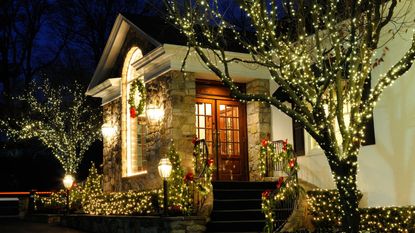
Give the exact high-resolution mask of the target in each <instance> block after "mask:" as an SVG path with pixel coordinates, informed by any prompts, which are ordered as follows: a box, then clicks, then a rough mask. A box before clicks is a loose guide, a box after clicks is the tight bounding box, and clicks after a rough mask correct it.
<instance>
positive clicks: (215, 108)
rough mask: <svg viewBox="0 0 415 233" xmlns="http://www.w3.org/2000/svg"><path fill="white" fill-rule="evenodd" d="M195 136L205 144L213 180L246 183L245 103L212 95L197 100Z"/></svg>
mask: <svg viewBox="0 0 415 233" xmlns="http://www.w3.org/2000/svg"><path fill="white" fill-rule="evenodd" d="M196 135H197V137H198V138H200V139H205V140H206V142H207V145H208V149H209V154H210V156H211V158H212V159H213V160H214V163H215V167H216V174H215V176H214V179H215V180H221V181H224V180H247V146H246V109H245V104H242V103H240V102H238V101H235V100H232V99H226V98H219V97H218V98H214V96H210V98H197V99H196Z"/></svg>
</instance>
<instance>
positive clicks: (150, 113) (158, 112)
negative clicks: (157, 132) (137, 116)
mask: <svg viewBox="0 0 415 233" xmlns="http://www.w3.org/2000/svg"><path fill="white" fill-rule="evenodd" d="M163 116H164V110H163V109H162V108H161V107H160V106H157V105H152V104H150V105H148V106H147V117H148V120H149V121H151V122H159V121H161V119H163Z"/></svg>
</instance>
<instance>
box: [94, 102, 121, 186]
mask: <svg viewBox="0 0 415 233" xmlns="http://www.w3.org/2000/svg"><path fill="white" fill-rule="evenodd" d="M103 122H104V124H109V125H111V126H112V127H115V128H116V131H115V133H114V135H110V136H108V137H103V147H104V148H103V176H104V177H103V188H104V192H116V191H120V190H121V131H120V129H121V98H118V99H116V100H113V101H112V102H110V103H107V104H105V105H104V106H103ZM95 165H96V166H99V164H95Z"/></svg>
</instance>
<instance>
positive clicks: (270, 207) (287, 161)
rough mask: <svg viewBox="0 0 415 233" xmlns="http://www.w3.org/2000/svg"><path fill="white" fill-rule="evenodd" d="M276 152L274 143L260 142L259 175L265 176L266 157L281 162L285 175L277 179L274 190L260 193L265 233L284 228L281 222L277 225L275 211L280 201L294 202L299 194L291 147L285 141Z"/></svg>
mask: <svg viewBox="0 0 415 233" xmlns="http://www.w3.org/2000/svg"><path fill="white" fill-rule="evenodd" d="M278 151H279V150H277V147H276V145H275V144H274V143H272V142H271V141H269V140H268V139H263V140H262V142H261V151H260V171H261V175H262V176H265V174H266V156H270V159H271V160H272V161H273V162H274V163H275V162H282V163H283V172H284V173H286V176H281V177H279V178H278V181H277V183H276V186H275V189H274V190H270V189H268V190H265V191H264V192H263V193H262V205H261V206H262V212H263V213H264V215H265V220H266V226H265V229H264V230H265V232H275V231H276V230H279V229H281V228H282V227H283V226H284V224H282V225H281V222H278V223H277V221H276V220H277V219H276V218H277V216H276V213H275V210H276V208H277V206H278V205H279V204H280V203H281V202H282V201H296V198H297V197H298V194H299V186H298V178H297V172H298V164H297V159H296V157H295V155H294V151H293V147H292V145H291V144H288V143H287V140H286V141H284V142H283V144H282V148H281V151H280V152H278Z"/></svg>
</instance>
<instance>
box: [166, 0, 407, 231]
mask: <svg viewBox="0 0 415 233" xmlns="http://www.w3.org/2000/svg"><path fill="white" fill-rule="evenodd" d="M164 2H165V5H166V8H167V13H168V16H169V18H170V20H171V21H172V23H174V24H175V25H176V26H177V28H178V29H179V30H180V31H181V32H182V34H183V35H184V36H185V37H186V38H187V47H188V51H187V55H186V56H185V58H184V59H185V60H184V61H183V65H182V67H183V68H184V69H186V68H187V64H186V59H187V58H189V59H194V57H198V58H199V59H200V60H201V61H202V62H203V63H204V64H205V65H206V67H207V68H208V69H209V70H210V71H211V72H212V73H214V74H215V75H216V76H217V77H218V78H219V79H220V80H221V82H222V83H223V84H224V85H225V86H226V87H228V88H229V89H230V95H231V96H232V97H233V98H236V99H239V100H240V101H242V102H246V101H258V102H261V103H264V104H270V105H272V106H274V107H276V108H278V109H279V110H280V111H282V112H283V113H285V114H286V115H288V116H289V117H291V118H293V119H294V120H295V121H296V122H298V123H300V124H302V125H303V126H304V129H305V130H306V131H307V133H308V134H309V135H311V137H313V139H314V140H315V141H316V142H317V144H318V145H319V146H320V148H321V149H322V150H323V151H324V154H325V156H326V158H327V161H328V164H329V166H330V169H331V172H332V176H333V181H334V182H335V184H336V188H337V189H338V190H339V200H340V202H339V205H340V206H341V209H342V211H341V215H342V218H343V221H342V223H343V225H342V228H343V229H342V230H343V231H344V232H357V231H358V227H359V222H360V215H359V213H358V196H357V192H356V191H357V184H356V175H357V171H358V155H359V151H360V148H361V145H362V143H363V142H364V140H365V125H366V123H367V122H368V121H369V120H370V119H371V118H372V114H373V110H374V108H375V106H376V103H377V102H378V101H379V99H380V97H381V95H382V93H383V91H384V90H385V88H388V87H390V86H392V84H393V83H394V82H395V81H396V80H398V79H399V78H400V77H402V76H403V74H405V73H406V72H407V71H408V70H409V69H410V68H411V66H412V64H413V63H414V61H415V35H412V36H413V38H412V41H411V42H410V43H407V42H405V43H407V45H408V49H407V50H405V51H406V52H405V53H402V55H398V56H396V57H395V58H394V59H393V63H392V65H391V66H390V67H385V68H382V70H385V71H386V72H373V71H374V70H375V69H378V68H379V67H381V66H386V63H382V62H381V61H383V60H385V56H387V54H382V53H379V52H378V51H379V50H380V48H381V47H383V46H385V45H386V46H388V43H389V42H391V41H393V40H394V39H398V38H399V37H396V36H395V33H398V32H397V31H396V30H395V29H398V30H399V29H401V28H403V27H405V26H407V25H405V24H406V23H407V22H406V18H407V17H405V14H407V13H408V12H409V10H410V9H411V7H409V6H410V4H412V3H411V2H412V1H399V0H388V1H387V0H379V1H355V0H343V1H339V0H327V1H298V0H286V1H262V0H249V1H247V0H243V1H206V0H195V1H179V0H164ZM229 9H232V10H229ZM230 14H231V15H230ZM235 15H238V17H235ZM236 18H238V19H240V20H238V19H236ZM392 24H397V25H393V30H389V26H391V25H392ZM398 25H399V26H398ZM401 26H402V27H401ZM409 33H411V32H409ZM381 36H382V37H383V38H381ZM381 39H382V40H381ZM399 39H400V38H399ZM379 41H386V44H384V43H383V42H381V43H379ZM237 46H239V47H240V49H241V50H243V51H246V52H247V53H249V55H248V56H235V55H234V54H232V53H229V52H227V51H234V49H235V47H237ZM388 64H389V63H388ZM235 67H243V69H255V70H260V69H263V70H266V71H267V74H268V76H270V79H271V80H272V81H274V82H275V84H276V86H278V89H277V91H276V92H275V93H273V94H272V95H271V94H270V93H246V92H244V91H243V90H241V89H240V88H239V87H238V86H237V85H236V83H235V82H234V78H235V76H234V71H235ZM372 81H373V87H372V88H371V89H370V88H368V89H366V88H365V87H367V86H368V85H369V84H371V83H372ZM365 90H367V92H366V91H365ZM287 101H289V102H290V104H286V102H287Z"/></svg>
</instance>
